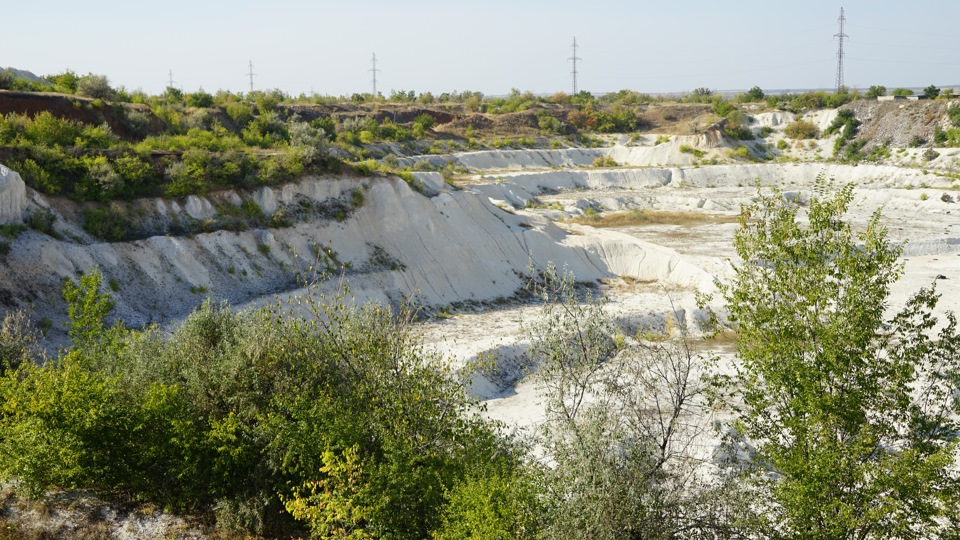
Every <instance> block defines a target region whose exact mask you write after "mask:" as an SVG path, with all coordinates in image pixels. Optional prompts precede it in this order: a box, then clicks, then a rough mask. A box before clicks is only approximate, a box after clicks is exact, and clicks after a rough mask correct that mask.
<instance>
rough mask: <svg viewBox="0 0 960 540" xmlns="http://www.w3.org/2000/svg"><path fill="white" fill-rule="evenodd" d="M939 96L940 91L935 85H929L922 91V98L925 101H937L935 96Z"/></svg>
mask: <svg viewBox="0 0 960 540" xmlns="http://www.w3.org/2000/svg"><path fill="white" fill-rule="evenodd" d="M939 95H940V89H939V88H937V85H935V84H931V85H930V86H928V87H926V88H924V89H923V97H925V98H927V99H937V96H939Z"/></svg>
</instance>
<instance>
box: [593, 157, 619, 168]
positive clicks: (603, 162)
mask: <svg viewBox="0 0 960 540" xmlns="http://www.w3.org/2000/svg"><path fill="white" fill-rule="evenodd" d="M619 165H620V164H619V163H617V162H616V161H615V160H614V159H613V158H612V157H610V156H601V157H598V158H596V159H594V160H593V166H594V167H617V166H619Z"/></svg>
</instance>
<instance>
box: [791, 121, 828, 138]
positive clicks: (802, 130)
mask: <svg viewBox="0 0 960 540" xmlns="http://www.w3.org/2000/svg"><path fill="white" fill-rule="evenodd" d="M783 134H784V135H786V136H787V137H790V138H791V139H794V140H802V139H816V138H817V137H819V136H820V129H819V128H817V125H816V124H814V123H813V122H808V121H806V120H797V121H796V122H791V123H790V124H787V126H786V127H784V128H783Z"/></svg>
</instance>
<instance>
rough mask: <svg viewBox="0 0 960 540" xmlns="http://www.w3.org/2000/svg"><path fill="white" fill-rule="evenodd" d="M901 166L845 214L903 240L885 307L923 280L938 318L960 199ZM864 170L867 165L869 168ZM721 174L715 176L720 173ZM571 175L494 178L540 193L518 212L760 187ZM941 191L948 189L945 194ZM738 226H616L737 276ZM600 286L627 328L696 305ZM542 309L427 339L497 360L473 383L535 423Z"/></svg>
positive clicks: (955, 267)
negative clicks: (493, 369)
mask: <svg viewBox="0 0 960 540" xmlns="http://www.w3.org/2000/svg"><path fill="white" fill-rule="evenodd" d="M768 170H769V173H770V175H769V176H768V177H766V178H760V180H761V182H762V184H763V185H764V186H766V187H767V188H770V187H778V188H780V189H782V190H784V191H788V192H790V193H791V196H797V197H799V198H800V199H801V200H803V199H806V198H809V196H810V195H811V190H812V189H813V184H812V182H810V181H802V180H800V179H798V178H793V179H790V180H787V181H782V180H781V179H778V178H777V176H778V173H779V171H778V170H777V168H776V167H770V168H769V169H768ZM903 172H904V174H903V175H898V174H897V171H896V170H884V171H882V174H881V175H878V177H879V178H881V179H882V180H878V181H876V182H874V181H869V180H867V181H864V180H863V179H860V180H859V181H858V184H857V187H856V190H855V199H854V203H853V204H852V208H851V210H850V212H849V213H848V219H850V221H851V222H852V223H853V225H854V227H855V228H862V227H863V226H864V225H865V224H866V222H867V220H869V219H870V216H871V215H872V214H873V212H875V211H876V210H878V209H879V210H880V211H881V212H882V221H881V223H883V224H884V225H885V226H887V227H888V229H889V233H890V238H891V240H892V241H895V242H902V243H903V244H904V256H903V259H902V261H903V264H904V273H903V277H902V278H901V279H900V281H899V282H897V283H896V284H895V285H894V286H893V288H892V291H891V296H890V302H889V311H890V312H893V311H895V310H896V309H898V308H899V307H901V306H903V305H904V303H905V302H906V301H907V299H908V298H909V297H910V296H911V295H912V294H913V293H915V292H916V291H917V290H918V289H920V288H921V287H926V286H930V285H932V284H936V287H937V290H938V292H939V293H940V294H941V295H942V296H941V302H940V305H939V307H938V310H937V312H938V314H939V315H940V316H941V319H942V315H943V314H944V313H945V312H947V311H957V310H958V309H960V204H957V203H956V202H952V200H955V194H956V193H957V192H956V191H954V190H953V189H952V186H951V185H950V184H947V183H944V184H942V185H934V186H933V187H929V186H928V187H926V188H917V187H915V185H916V184H914V185H905V186H903V187H901V184H903V180H902V176H907V175H911V174H913V173H914V171H913V170H909V169H908V170H904V171H903ZM709 173H710V171H709V168H704V169H701V171H700V172H699V174H701V175H702V176H704V177H705V178H709V177H710V174H709ZM858 173H860V174H864V171H858ZM614 176H616V175H615V174H611V177H614ZM718 176H720V175H718ZM723 176H726V175H723ZM558 178H559V177H558ZM720 178H721V180H718V182H720V181H722V177H720ZM567 182H568V180H563V181H562V182H558V183H559V184H561V185H559V186H550V185H549V184H548V183H547V182H544V181H543V179H540V180H538V182H537V183H538V184H539V185H535V187H534V186H531V185H530V184H528V185H526V186H523V189H520V186H516V185H513V186H511V184H510V178H509V177H508V178H503V177H500V179H498V181H497V184H498V187H499V188H500V189H501V192H503V191H506V190H511V189H512V190H514V191H513V193H519V192H521V191H523V192H525V193H527V194H529V195H530V196H531V197H535V198H536V200H537V201H539V203H540V204H539V208H541V209H530V208H526V209H519V210H518V213H521V214H523V213H529V214H539V215H550V216H551V217H554V218H557V217H561V218H562V217H565V216H569V215H577V214H579V213H581V212H580V210H582V209H583V208H586V207H588V206H593V207H597V206H596V203H597V202H598V201H601V202H603V203H605V204H600V205H599V207H601V208H607V209H608V211H609V209H611V208H612V209H614V210H622V209H629V208H651V209H671V210H674V211H676V210H681V211H683V210H689V211H691V212H694V211H696V212H703V211H704V210H703V208H704V207H705V206H706V207H709V208H710V210H709V212H710V213H714V214H717V215H724V216H733V215H737V214H738V213H739V208H740V205H741V204H745V203H747V202H749V200H750V199H751V198H752V197H754V196H755V195H756V188H754V187H750V186H737V185H731V182H729V181H727V182H725V184H722V185H719V186H718V185H715V184H712V183H702V184H701V185H693V186H691V185H690V184H687V185H685V186H684V185H676V184H675V183H672V182H671V183H667V184H665V185H655V186H652V187H646V188H644V187H639V188H630V189H623V188H622V186H617V185H613V184H615V182H614V183H611V185H606V186H604V185H598V186H597V187H596V188H591V187H587V186H583V185H571V184H569V183H567ZM564 183H566V185H563V184H564ZM591 183H597V182H594V181H591ZM599 184H602V182H599ZM708 185H709V187H707V186H708ZM537 188H541V189H539V190H538V189H537ZM944 193H946V194H947V195H949V197H948V198H943V199H942V198H941V197H942V195H943V194H944ZM923 194H926V195H923ZM945 199H952V200H945ZM554 203H558V204H559V206H562V207H563V208H564V209H565V210H564V212H563V213H560V214H558V212H556V211H555V210H549V209H547V208H549V207H551V205H553V207H554V208H556V206H557V205H554ZM558 224H559V225H560V226H561V227H564V228H568V229H571V230H574V231H575V232H576V233H577V234H580V235H590V234H593V232H597V231H591V230H590V229H591V228H590V227H567V226H565V225H564V224H563V222H562V221H558ZM736 228H737V225H736V224H735V223H709V224H702V225H694V226H685V225H650V226H632V227H625V228H622V229H619V232H621V233H625V234H627V235H630V236H631V237H634V238H636V239H639V240H642V241H645V242H649V243H652V244H656V245H658V246H662V247H664V248H667V249H669V250H673V251H675V252H676V253H678V254H679V256H680V257H682V258H683V260H684V261H685V262H687V263H689V264H692V265H694V266H696V267H697V268H699V269H701V270H703V271H705V272H706V273H708V274H709V275H711V276H713V277H714V278H715V279H718V280H725V279H729V277H730V276H731V272H730V269H731V265H732V264H734V263H735V262H736V253H735V251H734V249H733V245H732V241H733V236H734V232H735V230H736ZM601 288H602V290H603V291H604V292H605V294H606V295H607V298H608V300H609V305H608V309H609V310H610V312H611V314H612V315H613V316H614V317H615V318H617V319H618V320H620V321H624V322H627V323H628V324H630V325H632V326H631V328H635V327H636V326H637V325H638V324H639V325H647V326H649V327H656V325H657V324H661V325H662V322H663V320H664V318H665V317H666V316H667V314H668V313H669V311H671V307H670V306H671V305H672V306H673V309H680V310H687V311H690V310H692V309H695V307H694V306H695V301H694V293H695V292H696V289H697V287H682V286H677V285H676V284H674V285H670V284H665V283H656V282H654V283H637V282H635V281H633V280H616V279H614V280H605V281H604V285H602V286H601ZM702 289H703V288H702V287H701V290H702ZM708 289H709V287H708ZM538 310H539V307H538V306H535V305H523V306H512V307H509V308H505V309H499V310H495V311H486V312H483V313H458V314H455V315H454V316H453V317H451V318H449V319H446V320H442V321H435V322H431V323H428V324H427V325H426V329H427V336H428V338H427V340H428V342H430V343H432V344H433V346H434V348H435V349H436V350H437V351H438V352H440V353H441V354H444V355H446V356H447V357H449V358H450V359H451V361H453V362H454V363H455V364H456V365H458V366H468V365H471V364H472V363H475V362H476V361H477V359H478V358H484V359H486V360H488V361H489V360H490V359H496V360H497V362H498V363H499V365H500V370H499V371H498V372H497V373H496V374H494V375H475V376H474V377H473V385H472V387H471V390H472V392H473V393H474V394H475V395H476V396H477V397H479V398H481V399H483V400H484V403H485V405H486V409H487V410H486V413H485V414H486V415H487V416H488V417H490V418H492V419H496V420H500V421H503V422H504V423H505V424H506V425H508V426H512V427H515V428H519V429H529V428H530V427H532V426H535V425H536V424H537V423H538V422H539V421H541V420H542V418H543V407H542V403H541V398H540V396H541V387H540V384H539V383H538V381H537V380H536V378H535V377H530V376H528V374H529V373H531V372H532V371H533V370H534V369H535V367H534V366H531V365H529V361H528V360H527V359H526V358H525V356H524V354H525V349H526V346H527V344H528V342H527V341H526V337H525V332H524V327H525V323H527V324H528V323H529V322H531V321H532V320H534V319H535V318H536V317H537V314H538ZM705 353H718V354H722V355H726V357H727V358H729V360H730V361H735V359H734V357H733V355H732V354H731V351H730V347H729V345H726V346H724V347H723V348H721V349H717V350H713V351H710V350H707V351H705Z"/></svg>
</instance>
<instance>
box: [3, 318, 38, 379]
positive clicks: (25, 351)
mask: <svg viewBox="0 0 960 540" xmlns="http://www.w3.org/2000/svg"><path fill="white" fill-rule="evenodd" d="M40 351H41V349H40V345H39V336H38V335H37V332H36V331H35V330H34V329H33V327H32V326H31V325H30V319H29V318H28V317H27V314H26V312H24V311H22V310H13V311H9V312H8V313H7V314H6V315H4V317H3V321H2V322H0V377H3V376H4V375H5V374H6V372H8V371H13V370H16V369H17V368H19V367H20V366H21V365H23V364H27V363H30V362H31V361H33V360H35V359H39V358H40V357H41V354H40Z"/></svg>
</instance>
